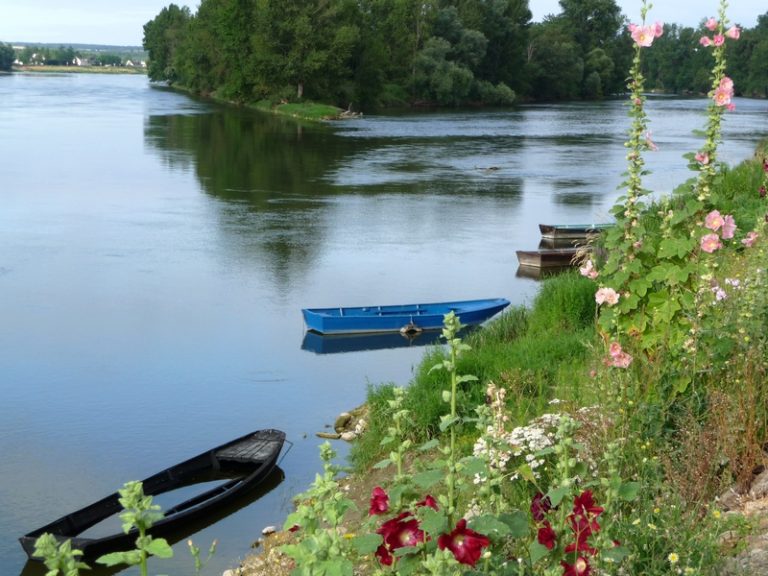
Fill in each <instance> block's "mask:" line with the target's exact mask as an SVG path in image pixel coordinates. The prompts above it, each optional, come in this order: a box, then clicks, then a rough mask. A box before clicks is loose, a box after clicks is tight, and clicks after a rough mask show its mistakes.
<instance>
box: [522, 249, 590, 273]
mask: <svg viewBox="0 0 768 576" xmlns="http://www.w3.org/2000/svg"><path fill="white" fill-rule="evenodd" d="M579 250H581V248H578V247H575V246H573V247H570V248H544V249H541V250H518V251H517V261H518V262H519V263H520V266H529V267H533V268H559V267H562V266H570V265H572V263H573V259H574V257H575V256H576V254H577V253H578V252H579Z"/></svg>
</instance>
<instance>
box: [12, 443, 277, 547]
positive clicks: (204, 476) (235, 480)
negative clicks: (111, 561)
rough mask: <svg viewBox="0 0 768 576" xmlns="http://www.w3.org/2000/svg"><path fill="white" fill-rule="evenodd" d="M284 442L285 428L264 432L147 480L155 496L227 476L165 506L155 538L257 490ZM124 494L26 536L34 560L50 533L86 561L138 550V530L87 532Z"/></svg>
mask: <svg viewBox="0 0 768 576" xmlns="http://www.w3.org/2000/svg"><path fill="white" fill-rule="evenodd" d="M284 442H285V433H284V432H281V431H280V430H272V429H267V430H258V431H256V432H251V433H250V434H246V435H245V436H241V437H240V438H237V439H235V440H232V441H231V442H227V443H226V444H222V445H221V446H218V447H216V448H213V449H211V450H207V451H206V452H203V453H202V454H199V455H198V456H195V457H194V458H190V459H189V460H185V461H184V462H181V463H179V464H176V465H175V466H171V467H170V468H167V469H165V470H163V471H162V472H159V473H157V474H154V475H153V476H150V477H149V478H146V479H145V480H143V481H142V484H143V487H144V493H145V494H147V495H149V496H157V495H159V494H164V493H166V492H170V491H172V490H176V489H178V488H183V487H185V486H190V485H193V484H199V483H202V482H209V481H212V480H226V481H224V482H223V483H220V484H218V485H217V486H215V487H214V488H211V489H208V490H205V491H203V492H202V493H201V494H198V495H196V496H194V497H192V498H189V499H187V500H184V501H183V502H181V503H180V504H177V505H175V506H173V507H172V508H170V509H167V510H165V511H164V517H163V519H162V520H159V521H158V522H156V523H155V524H154V526H152V528H151V529H150V530H149V533H150V534H151V535H152V536H154V537H161V536H165V535H167V534H170V533H173V532H174V531H176V530H178V529H179V527H180V526H181V525H183V524H187V523H189V522H193V521H195V520H199V519H200V518H203V517H205V516H206V515H208V514H210V513H212V512H213V511H214V510H216V509H218V508H220V507H223V506H226V505H229V504H231V503H232V502H234V501H235V500H236V499H238V498H240V497H242V496H244V495H245V494H247V493H248V492H251V491H252V490H253V489H255V488H256V487H257V486H258V485H259V484H260V483H261V482H262V481H264V480H265V479H266V478H267V477H268V476H269V475H270V473H271V472H272V471H273V470H274V468H275V466H276V465H277V458H278V456H279V455H280V451H281V450H282V447H283V443H284ZM119 498H120V495H119V494H118V493H117V492H115V493H113V494H110V495H109V496H107V497H106V498H102V499H101V500H99V501H98V502H94V503H93V504H90V505H88V506H86V507H85V508H81V509H80V510H77V511H75V512H72V513H70V514H67V515H66V516H63V517H61V518H59V519H58V520H54V521H53V522H51V523H50V524H46V525H45V526H43V527H41V528H38V529H37V530H33V531H32V532H29V533H28V534H25V535H24V536H22V537H21V538H19V541H20V542H21V545H22V547H23V548H24V551H25V552H26V553H27V556H29V557H30V558H31V559H34V560H39V558H36V557H33V556H32V554H33V553H34V550H35V541H36V540H37V538H38V537H40V536H41V535H42V534H44V533H46V532H48V533H50V534H53V535H54V536H55V537H56V538H57V539H58V540H60V541H64V540H71V542H72V547H73V548H75V549H78V550H81V551H82V552H83V557H84V558H85V559H96V558H98V557H99V556H101V555H103V554H106V553H108V552H115V551H119V550H129V549H132V548H133V547H134V546H135V542H136V538H137V536H138V533H137V532H136V531H131V532H129V533H128V534H125V533H124V532H122V531H120V532H118V533H114V534H109V535H106V536H101V537H83V536H81V535H82V534H83V532H85V531H86V530H88V529H89V528H91V527H93V526H95V525H96V524H99V523H100V522H102V521H103V520H105V519H107V518H109V517H111V516H114V515H115V514H118V513H119V512H121V511H122V506H120V502H119Z"/></svg>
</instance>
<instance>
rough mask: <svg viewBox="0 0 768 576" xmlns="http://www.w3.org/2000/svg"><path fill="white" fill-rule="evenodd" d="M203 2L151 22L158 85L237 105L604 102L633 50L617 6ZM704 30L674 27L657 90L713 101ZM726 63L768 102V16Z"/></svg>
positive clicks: (746, 88)
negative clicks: (540, 16)
mask: <svg viewBox="0 0 768 576" xmlns="http://www.w3.org/2000/svg"><path fill="white" fill-rule="evenodd" d="M560 6H561V9H562V10H561V13H560V14H558V15H551V16H548V17H546V18H545V19H544V21H543V22H541V23H533V22H531V12H530V10H529V2H528V0H494V1H493V2H489V1H480V0H428V1H419V2H416V1H415V0H360V1H353V0H291V1H290V2H286V1H285V0H202V2H201V3H200V6H199V7H198V10H197V12H196V13H194V14H193V13H192V12H191V11H190V10H189V9H188V8H186V7H179V6H177V5H175V4H170V5H169V6H167V7H166V8H163V10H162V11H161V12H160V13H159V14H158V15H157V16H156V17H155V18H154V19H153V20H151V21H150V22H148V23H147V24H146V25H145V26H144V48H145V49H146V50H147V51H148V52H149V55H150V61H151V63H150V67H149V76H150V79H152V80H155V81H167V82H170V83H172V84H177V85H181V86H185V87H187V88H189V89H191V90H193V91H194V92H198V93H201V94H211V93H216V94H217V95H218V96H220V97H222V98H226V99H229V100H233V101H238V102H255V101H260V100H264V99H268V100H271V101H274V102H277V101H294V100H301V99H304V98H307V99H313V100H319V101H325V102H329V103H333V104H337V105H339V106H342V107H344V108H346V107H348V106H353V107H354V108H356V109H366V110H370V109H372V108H375V107H378V106H402V105H450V106H455V105H466V104H484V105H505V104H510V103H511V102H513V101H514V100H515V99H523V100H564V99H578V98H589V99H593V98H602V97H604V96H608V95H611V94H616V93H621V92H624V91H625V90H626V74H627V70H628V69H629V65H630V63H631V60H632V46H631V43H630V42H629V40H628V37H627V35H626V34H622V32H623V31H624V30H625V27H626V24H627V20H626V18H625V17H624V15H623V14H622V13H621V10H620V9H619V7H618V6H617V5H616V2H615V1H614V0H560ZM702 30H703V22H702V25H701V26H699V28H698V29H697V30H694V29H693V28H686V27H680V26H677V25H671V26H668V32H667V33H666V34H665V35H664V37H663V38H662V39H661V40H660V41H659V42H658V44H659V48H658V50H657V51H656V53H655V54H654V56H652V57H650V58H649V59H648V60H647V62H646V63H645V67H646V77H647V79H648V85H647V87H648V88H649V89H660V90H665V91H669V92H674V93H697V94H698V93H705V92H706V91H707V89H708V86H707V81H708V80H707V79H708V74H709V69H710V68H711V65H712V62H711V56H710V55H709V54H708V53H707V52H706V51H702V50H699V48H700V46H699V44H698V40H699V38H700V37H701V33H702ZM743 32H744V33H743V38H742V42H741V43H739V45H738V46H737V47H734V48H733V50H731V53H729V55H728V57H729V59H730V61H731V62H732V65H733V68H734V73H733V77H734V80H735V82H736V85H737V86H739V90H740V91H741V92H740V93H741V94H744V95H748V96H768V69H767V68H766V67H765V66H764V64H763V63H764V62H765V59H766V57H768V13H766V14H765V15H763V16H761V17H760V19H759V22H758V25H757V26H756V27H755V28H754V29H747V30H744V31H743Z"/></svg>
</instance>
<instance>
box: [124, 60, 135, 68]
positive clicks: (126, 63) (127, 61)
mask: <svg viewBox="0 0 768 576" xmlns="http://www.w3.org/2000/svg"><path fill="white" fill-rule="evenodd" d="M124 65H125V66H129V67H131V68H133V67H134V66H136V64H134V63H133V60H126V61H125V64H124Z"/></svg>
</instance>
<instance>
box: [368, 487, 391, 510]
mask: <svg viewBox="0 0 768 576" xmlns="http://www.w3.org/2000/svg"><path fill="white" fill-rule="evenodd" d="M387 510H389V496H387V493H386V492H384V489H383V488H382V487H381V486H376V488H374V489H373V492H372V493H371V507H370V508H369V509H368V515H369V516H373V515H375V514H384V513H385V512H386V511H387Z"/></svg>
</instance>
